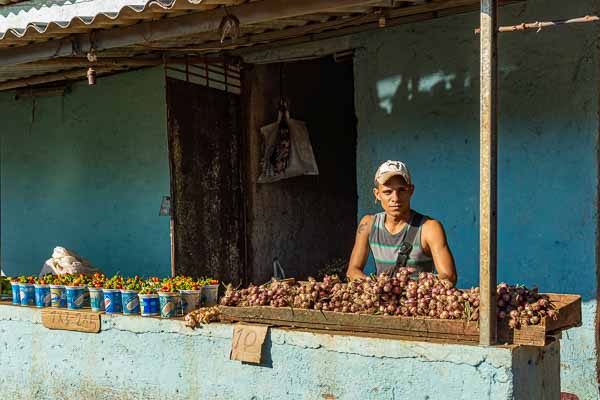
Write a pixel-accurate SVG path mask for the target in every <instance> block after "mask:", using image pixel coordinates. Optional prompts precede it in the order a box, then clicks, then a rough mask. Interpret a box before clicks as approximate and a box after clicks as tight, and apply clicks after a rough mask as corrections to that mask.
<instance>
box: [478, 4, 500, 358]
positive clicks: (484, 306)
mask: <svg viewBox="0 0 600 400" xmlns="http://www.w3.org/2000/svg"><path fill="white" fill-rule="evenodd" d="M497 12H498V0H481V59H480V63H481V66H480V72H481V86H480V150H479V151H480V153H479V223H480V227H479V246H480V249H479V252H480V253H479V286H480V290H481V293H480V296H481V299H480V302H481V303H480V323H479V329H480V330H479V344H481V345H484V346H489V345H492V344H494V343H496V326H497V322H496V272H497V271H496V262H497V196H498V193H497V192H498V191H497V187H498V184H497V178H498V176H497V162H498V121H497V114H498V108H497V107H498V105H497V104H498V95H497V75H498V74H497V63H498V59H497V48H498V28H497V26H498V21H497Z"/></svg>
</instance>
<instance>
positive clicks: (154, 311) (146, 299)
mask: <svg viewBox="0 0 600 400" xmlns="http://www.w3.org/2000/svg"><path fill="white" fill-rule="evenodd" d="M138 297H139V298H140V312H141V314H142V317H153V316H156V315H159V314H160V300H159V299H158V295H157V294H140V295H138Z"/></svg>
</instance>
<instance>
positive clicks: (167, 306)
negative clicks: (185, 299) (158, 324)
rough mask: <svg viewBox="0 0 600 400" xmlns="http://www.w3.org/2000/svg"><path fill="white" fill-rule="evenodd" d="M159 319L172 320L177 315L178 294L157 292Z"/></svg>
mask: <svg viewBox="0 0 600 400" xmlns="http://www.w3.org/2000/svg"><path fill="white" fill-rule="evenodd" d="M158 300H159V302H160V316H161V318H173V317H175V316H176V315H177V308H178V305H179V293H168V292H158Z"/></svg>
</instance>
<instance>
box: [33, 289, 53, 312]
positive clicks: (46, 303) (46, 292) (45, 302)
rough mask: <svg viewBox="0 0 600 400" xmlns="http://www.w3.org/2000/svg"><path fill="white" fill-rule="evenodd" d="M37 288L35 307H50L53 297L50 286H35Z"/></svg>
mask: <svg viewBox="0 0 600 400" xmlns="http://www.w3.org/2000/svg"><path fill="white" fill-rule="evenodd" d="M33 286H34V287H35V306H36V307H39V308H42V307H50V304H51V296H50V286H49V285H33Z"/></svg>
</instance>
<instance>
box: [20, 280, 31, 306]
mask: <svg viewBox="0 0 600 400" xmlns="http://www.w3.org/2000/svg"><path fill="white" fill-rule="evenodd" d="M19 298H20V299H21V305H22V306H33V305H35V286H33V283H19Z"/></svg>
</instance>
